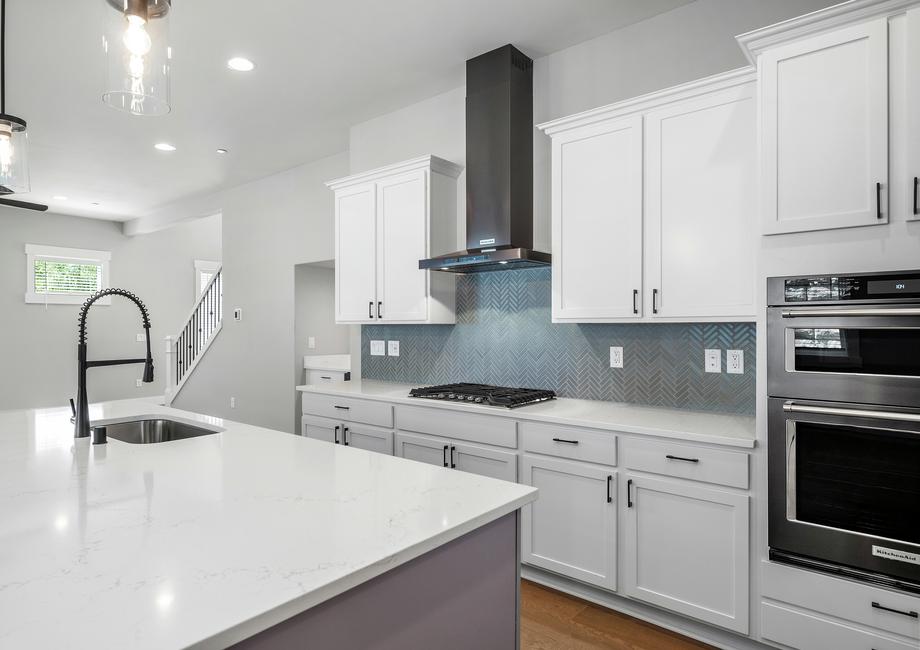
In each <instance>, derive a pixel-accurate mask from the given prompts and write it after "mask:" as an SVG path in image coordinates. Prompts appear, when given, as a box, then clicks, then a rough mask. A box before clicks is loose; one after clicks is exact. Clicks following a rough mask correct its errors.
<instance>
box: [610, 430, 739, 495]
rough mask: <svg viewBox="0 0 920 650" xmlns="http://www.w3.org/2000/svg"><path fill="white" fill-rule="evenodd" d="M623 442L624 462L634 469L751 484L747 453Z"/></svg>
mask: <svg viewBox="0 0 920 650" xmlns="http://www.w3.org/2000/svg"><path fill="white" fill-rule="evenodd" d="M621 445H622V448H623V464H624V465H625V466H626V467H629V468H631V469H635V470H639V471H642V472H651V473H653V474H665V475H667V476H675V477H677V478H686V479H690V480H693V481H703V482H704V483H715V484H717V485H727V486H729V487H737V488H745V489H747V487H748V485H749V476H748V455H747V454H744V453H740V452H736V451H722V450H721V449H709V448H707V447H696V446H694V445H686V444H683V443H678V442H659V441H657V440H638V439H635V438H629V439H624V440H623V441H622V442H621Z"/></svg>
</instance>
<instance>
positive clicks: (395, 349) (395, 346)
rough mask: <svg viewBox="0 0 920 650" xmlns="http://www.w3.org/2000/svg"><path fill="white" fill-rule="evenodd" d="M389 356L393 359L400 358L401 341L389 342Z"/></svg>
mask: <svg viewBox="0 0 920 650" xmlns="http://www.w3.org/2000/svg"><path fill="white" fill-rule="evenodd" d="M387 354H388V355H389V356H391V357H398V356H399V341H387Z"/></svg>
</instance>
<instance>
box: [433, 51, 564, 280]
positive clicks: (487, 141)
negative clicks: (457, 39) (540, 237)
mask: <svg viewBox="0 0 920 650" xmlns="http://www.w3.org/2000/svg"><path fill="white" fill-rule="evenodd" d="M466 247H467V249H466V250H464V251H458V252H456V253H449V254H448V255H442V256H440V257H434V258H431V259H427V260H421V261H419V264H418V266H419V268H420V269H431V270H434V271H450V272H454V273H477V272H481V271H502V270H512V269H521V268H533V267H537V266H546V265H548V264H549V263H550V255H549V253H541V252H539V251H535V250H533V61H532V60H531V59H530V58H528V57H527V56H525V55H524V54H523V53H522V52H520V51H519V50H518V49H517V48H515V47H514V46H512V45H505V46H504V47H500V48H498V49H497V50H492V51H491V52H487V53H486V54H482V55H480V56H477V57H476V58H474V59H470V60H469V61H467V62H466Z"/></svg>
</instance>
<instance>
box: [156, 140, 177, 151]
mask: <svg viewBox="0 0 920 650" xmlns="http://www.w3.org/2000/svg"><path fill="white" fill-rule="evenodd" d="M153 148H154V149H157V150H159V151H175V150H176V148H175V147H174V146H172V145H171V144H169V143H168V142H158V143H156V144H155V145H153Z"/></svg>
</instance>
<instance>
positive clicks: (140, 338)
mask: <svg viewBox="0 0 920 650" xmlns="http://www.w3.org/2000/svg"><path fill="white" fill-rule="evenodd" d="M134 340H135V341H137V342H138V343H143V342H144V341H146V340H147V339H146V337H145V336H144V335H143V334H138V335H137V336H136V337H135V339H134Z"/></svg>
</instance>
